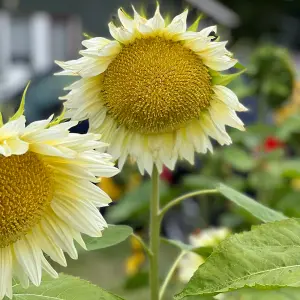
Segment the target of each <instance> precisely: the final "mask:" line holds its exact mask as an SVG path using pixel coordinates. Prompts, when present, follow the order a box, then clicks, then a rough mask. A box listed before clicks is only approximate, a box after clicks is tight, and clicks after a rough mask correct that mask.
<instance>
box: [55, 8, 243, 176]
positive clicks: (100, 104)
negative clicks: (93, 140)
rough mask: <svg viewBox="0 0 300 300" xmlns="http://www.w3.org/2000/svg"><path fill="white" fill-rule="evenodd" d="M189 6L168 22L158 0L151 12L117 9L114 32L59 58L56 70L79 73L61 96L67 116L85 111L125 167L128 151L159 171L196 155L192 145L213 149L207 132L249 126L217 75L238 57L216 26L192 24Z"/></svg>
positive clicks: (225, 140) (222, 136) (219, 135)
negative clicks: (150, 15)
mask: <svg viewBox="0 0 300 300" xmlns="http://www.w3.org/2000/svg"><path fill="white" fill-rule="evenodd" d="M133 9H134V8H133ZM187 14H188V11H187V10H185V11H184V12H183V13H182V14H180V15H178V16H176V17H175V18H174V19H173V20H172V21H171V23H170V24H166V21H165V20H164V18H163V17H162V16H161V14H160V12H159V6H158V7H157V9H156V12H155V14H154V16H153V18H151V19H149V20H147V19H146V18H144V17H142V16H141V15H139V14H138V13H137V12H136V10H135V9H134V17H133V18H131V17H130V16H129V15H127V14H126V13H125V12H124V11H123V10H122V9H119V10H118V15H119V19H120V22H121V24H122V26H120V27H116V26H115V25H114V24H113V23H109V25H108V26H109V31H110V34H111V35H112V37H113V39H114V40H109V39H106V38H101V37H95V38H91V39H89V40H85V41H83V42H82V44H83V45H84V46H85V47H86V50H82V51H80V53H81V55H82V56H83V57H82V58H79V59H77V60H71V61H67V62H59V61H58V62H56V63H57V64H58V65H59V66H60V67H62V68H63V69H64V71H62V72H60V73H58V75H74V76H81V77H82V79H80V80H79V81H76V82H75V83H74V84H72V85H71V86H69V87H67V88H66V90H70V92H69V93H68V94H67V95H66V96H64V97H61V99H63V100H67V101H66V102H65V104H64V105H65V107H66V108H67V110H68V113H67V114H68V116H69V117H71V118H72V119H74V120H84V119H88V120H89V123H90V131H92V132H98V133H101V134H103V139H104V141H106V142H108V143H109V144H110V146H109V148H108V152H109V153H110V154H111V155H112V156H113V158H115V159H118V160H119V162H118V163H119V167H120V168H121V167H122V166H123V164H124V162H125V160H126V158H127V157H128V156H130V157H131V158H132V159H133V160H134V161H136V162H137V164H138V167H139V169H140V171H141V173H143V172H144V170H146V171H147V172H148V173H149V174H151V173H152V169H153V165H154V164H155V165H156V166H157V168H158V170H159V171H161V170H162V166H163V165H166V166H167V167H168V168H170V169H173V168H174V166H175V163H176V161H177V160H178V159H186V160H188V161H189V162H190V163H193V162H194V153H195V152H201V153H206V152H207V150H210V151H212V144H211V142H210V139H209V137H212V138H214V139H216V140H217V141H218V142H219V143H220V144H221V145H228V144H230V143H231V138H230V136H229V135H228V134H227V132H226V129H225V126H226V125H229V126H231V127H235V128H237V129H239V130H244V126H243V122H242V121H241V120H240V119H239V118H238V116H237V114H236V111H245V110H246V108H245V107H244V106H243V105H242V104H240V103H239V101H238V98H237V96H236V95H235V94H234V93H233V92H232V91H231V90H230V89H228V88H227V87H225V86H223V85H220V84H216V83H215V82H218V80H216V78H220V76H221V74H220V73H219V71H223V70H227V69H229V68H231V67H233V66H234V65H235V64H236V63H237V61H236V60H235V59H233V58H232V55H231V54H230V53H229V52H228V51H227V50H226V47H225V46H226V42H218V41H214V37H213V36H210V33H211V32H216V30H217V29H216V26H211V27H208V28H205V29H203V30H201V31H200V32H193V31H187V25H186V19H187Z"/></svg>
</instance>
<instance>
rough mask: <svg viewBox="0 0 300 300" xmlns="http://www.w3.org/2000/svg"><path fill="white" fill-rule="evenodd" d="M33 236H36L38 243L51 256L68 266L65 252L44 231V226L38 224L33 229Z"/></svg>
mask: <svg viewBox="0 0 300 300" xmlns="http://www.w3.org/2000/svg"><path fill="white" fill-rule="evenodd" d="M33 236H34V237H35V239H36V241H37V243H38V245H39V246H40V247H41V249H42V250H43V251H44V252H45V253H46V254H47V255H49V256H50V258H51V259H52V260H53V261H55V262H57V263H59V264H60V265H62V266H64V267H66V266H67V261H66V258H65V256H64V254H63V251H62V250H61V249H60V248H59V247H58V246H57V245H56V244H55V243H54V242H53V240H52V239H51V238H50V237H49V236H47V234H46V232H44V230H43V228H42V226H40V225H37V226H36V227H35V228H34V229H33Z"/></svg>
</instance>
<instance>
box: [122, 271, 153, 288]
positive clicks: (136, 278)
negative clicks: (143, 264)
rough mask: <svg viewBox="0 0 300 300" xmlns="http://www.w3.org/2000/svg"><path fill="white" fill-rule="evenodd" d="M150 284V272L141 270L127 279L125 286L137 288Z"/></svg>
mask: <svg viewBox="0 0 300 300" xmlns="http://www.w3.org/2000/svg"><path fill="white" fill-rule="evenodd" d="M148 284H149V273H148V272H139V273H137V274H135V275H133V276H130V277H129V278H127V279H126V282H125V284H124V288H125V289H126V290H135V289H139V288H142V287H145V286H147V285H148Z"/></svg>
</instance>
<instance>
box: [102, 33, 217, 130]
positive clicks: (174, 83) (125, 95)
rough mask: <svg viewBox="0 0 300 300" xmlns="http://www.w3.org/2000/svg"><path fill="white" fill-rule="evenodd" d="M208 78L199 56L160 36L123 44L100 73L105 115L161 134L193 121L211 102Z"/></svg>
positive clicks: (132, 127)
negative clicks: (101, 73) (101, 75)
mask: <svg viewBox="0 0 300 300" xmlns="http://www.w3.org/2000/svg"><path fill="white" fill-rule="evenodd" d="M211 88H212V84H211V76H210V74H209V72H208V68H207V67H206V66H205V65H204V64H203V62H202V60H201V59H200V57H199V56H198V55H197V54H196V53H194V52H193V51H191V50H189V49H187V48H185V47H184V46H183V45H182V43H180V42H174V41H171V40H166V39H164V38H162V37H148V38H143V39H137V40H135V41H134V42H133V43H131V44H128V45H124V46H123V48H122V50H121V52H120V53H119V54H118V55H117V57H116V58H115V59H114V60H113V61H112V63H111V64H110V65H109V67H108V68H107V70H106V71H105V73H104V79H103V86H102V98H103V99H104V103H105V106H106V107H107V109H108V114H109V115H111V117H112V118H113V119H115V120H116V121H117V123H118V124H119V125H123V126H125V127H127V128H128V129H130V130H134V131H137V132H140V133H161V132H168V131H173V130H174V129H177V128H180V127H181V126H183V125H184V124H186V123H187V122H188V121H190V120H192V119H195V118H197V117H198V116H199V113H200V111H202V110H204V109H206V108H207V107H208V106H209V104H210V99H211V93H212V92H211Z"/></svg>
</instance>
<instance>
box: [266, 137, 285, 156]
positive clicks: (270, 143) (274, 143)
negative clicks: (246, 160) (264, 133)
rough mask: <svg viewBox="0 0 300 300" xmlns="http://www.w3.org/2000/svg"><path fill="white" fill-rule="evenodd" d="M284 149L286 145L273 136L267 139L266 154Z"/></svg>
mask: <svg viewBox="0 0 300 300" xmlns="http://www.w3.org/2000/svg"><path fill="white" fill-rule="evenodd" d="M283 147H284V143H283V142H282V141H280V140H279V139H277V138H275V137H273V136H269V137H267V138H266V140H265V142H264V151H265V152H271V151H274V150H276V149H280V148H283Z"/></svg>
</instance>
